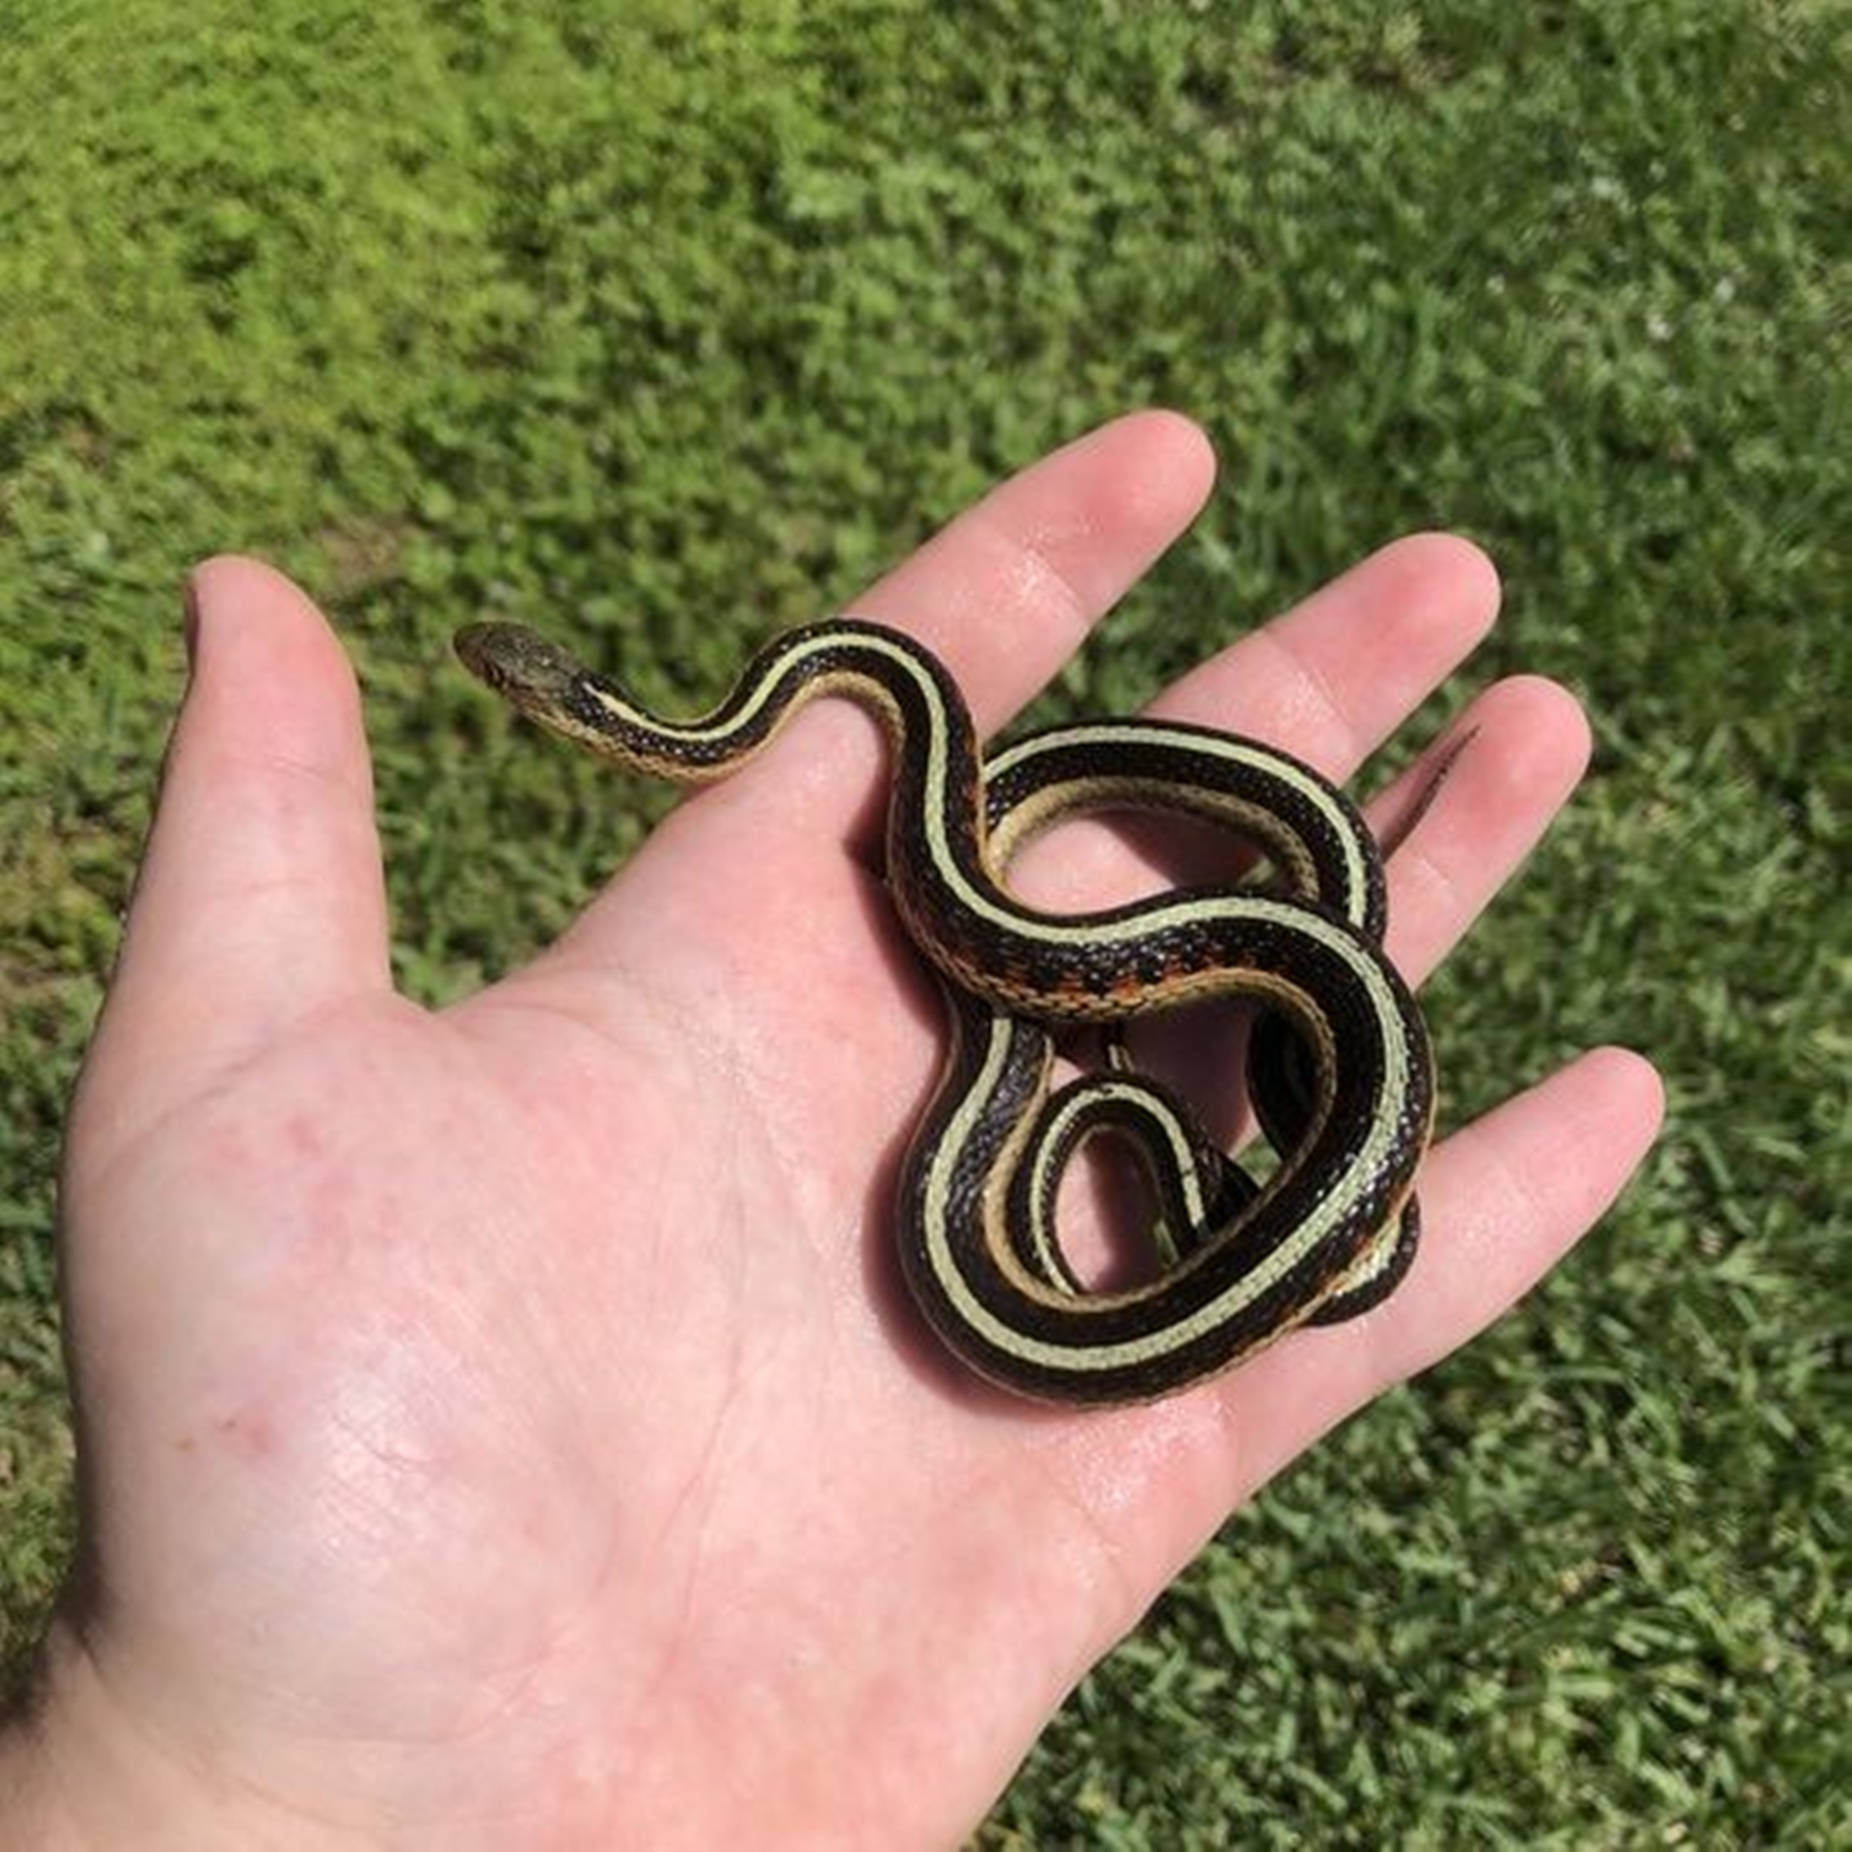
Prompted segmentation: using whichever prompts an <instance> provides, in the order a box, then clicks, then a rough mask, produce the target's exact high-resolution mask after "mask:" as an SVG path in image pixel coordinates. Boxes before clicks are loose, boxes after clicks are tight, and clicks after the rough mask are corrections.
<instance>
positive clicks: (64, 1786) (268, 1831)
mask: <svg viewBox="0 0 1852 1852" xmlns="http://www.w3.org/2000/svg"><path fill="white" fill-rule="evenodd" d="M182 1740H183V1738H181V1737H180V1736H179V1735H177V1734H176V1735H172V1736H170V1735H168V1734H166V1733H164V1732H163V1731H161V1730H160V1729H159V1728H157V1727H152V1726H151V1725H150V1724H149V1723H148V1722H147V1721H146V1720H145V1719H142V1718H140V1717H138V1716H136V1715H135V1714H134V1712H133V1711H132V1710H131V1709H130V1707H128V1706H126V1705H124V1704H123V1703H121V1702H120V1701H119V1699H118V1698H117V1696H116V1694H115V1693H114V1692H113V1691H111V1689H110V1688H109V1685H108V1682H107V1681H106V1680H105V1679H104V1678H103V1676H102V1675H101V1673H100V1672H99V1670H98V1668H97V1665H96V1662H95V1660H94V1659H93V1658H92V1657H91V1655H90V1654H89V1653H88V1652H87V1651H86V1650H85V1648H84V1646H83V1645H82V1643H81V1642H80V1641H79V1640H78V1639H77V1638H76V1637H75V1636H74V1635H73V1634H72V1633H71V1631H70V1630H69V1629H68V1628H66V1627H64V1626H62V1625H59V1626H57V1627H55V1628H54V1630H53V1634H52V1637H51V1638H50V1640H48V1642H47V1645H46V1649H45V1664H44V1674H43V1680H42V1690H41V1692H40V1694H39V1697H38V1700H37V1701H36V1702H35V1703H34V1704H33V1705H32V1707H31V1708H30V1710H29V1711H28V1712H27V1713H26V1714H25V1715H24V1716H22V1717H21V1718H19V1719H17V1720H16V1721H14V1722H13V1723H11V1724H10V1725H8V1726H7V1727H6V1728H4V1729H3V1730H0V1843H4V1844H5V1845H7V1846H9V1847H17V1848H18V1849H19V1852H109V1849H112V1848H116V1847H128V1846H133V1847H135V1848H136V1849H137V1852H168V1848H172V1849H173V1852H182V1849H183V1848H184V1852H219V1849H220V1848H221V1847H223V1848H226V1852H230V1848H233V1847H237V1848H241V1849H242V1852H297V1849H298V1848H301V1849H302V1852H353V1848H356V1847H360V1846H365V1845H376V1844H378V1843H379V1841H378V1840H376V1839H372V1838H369V1837H366V1836H363V1835H361V1834H359V1833H357V1832H355V1831H352V1830H350V1829H346V1828H337V1827H335V1826H332V1825H329V1824H326V1823H324V1822H320V1821H317V1820H314V1819H312V1818H310V1817H308V1816H307V1815H305V1814H304V1813H302V1812H301V1811H300V1810H299V1809H296V1808H292V1807H290V1806H287V1805H285V1804H282V1803H280V1802H278V1801H277V1800H275V1799H274V1798H272V1797H269V1796H266V1795H265V1794H264V1793H263V1792H262V1791H261V1790H260V1789H259V1788H258V1787H256V1786H254V1785H253V1784H252V1783H251V1782H250V1781H249V1780H248V1779H246V1778H244V1777H242V1776H240V1775H238V1774H236V1773H235V1772H233V1771H232V1770H230V1769H229V1768H223V1767H215V1766H214V1765H213V1762H212V1760H211V1758H210V1757H209V1756H208V1755H204V1754H200V1753H196V1752H190V1751H188V1750H185V1749H183V1748H182V1747H181V1746H180V1745H181V1742H182Z"/></svg>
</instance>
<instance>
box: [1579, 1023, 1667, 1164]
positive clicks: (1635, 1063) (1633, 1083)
mask: <svg viewBox="0 0 1852 1852" xmlns="http://www.w3.org/2000/svg"><path fill="white" fill-rule="evenodd" d="M1572 1071H1573V1072H1575V1073H1577V1074H1579V1075H1580V1076H1581V1077H1582V1080H1583V1082H1584V1084H1585V1085H1586V1086H1588V1087H1590V1088H1593V1089H1598V1090H1599V1091H1600V1092H1601V1093H1603V1094H1604V1095H1605V1096H1606V1097H1607V1099H1608V1100H1609V1102H1610V1105H1611V1110H1613V1111H1614V1112H1616V1113H1617V1114H1619V1115H1622V1116H1624V1117H1626V1118H1627V1119H1628V1120H1629V1121H1631V1122H1632V1123H1634V1124H1635V1125H1637V1126H1638V1127H1639V1130H1640V1134H1641V1137H1640V1143H1641V1146H1642V1148H1644V1147H1645V1146H1647V1145H1650V1144H1651V1143H1652V1142H1653V1140H1654V1139H1655V1138H1657V1137H1658V1135H1659V1132H1660V1128H1661V1127H1662V1126H1663V1125H1664V1124H1665V1116H1666V1083H1665V1076H1664V1075H1663V1074H1661V1073H1660V1071H1659V1069H1658V1068H1657V1067H1656V1066H1655V1065H1654V1064H1653V1062H1652V1061H1651V1060H1650V1059H1649V1058H1648V1057H1647V1056H1645V1055H1643V1054H1641V1053H1640V1052H1639V1050H1638V1049H1634V1048H1628V1047H1626V1046H1624V1045H1623V1044H1621V1043H1618V1042H1608V1043H1604V1044H1602V1046H1600V1047H1599V1048H1591V1049H1589V1050H1588V1051H1587V1052H1586V1053H1585V1054H1584V1055H1583V1056H1582V1057H1581V1059H1580V1060H1579V1061H1577V1062H1576V1063H1575V1064H1574V1068H1573V1070H1572Z"/></svg>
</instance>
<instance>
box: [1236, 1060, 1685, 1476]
mask: <svg viewBox="0 0 1852 1852" xmlns="http://www.w3.org/2000/svg"><path fill="white" fill-rule="evenodd" d="M1664 1105H1665V1101H1664V1090H1663V1087H1662V1085H1661V1083H1660V1079H1659V1076H1658V1074H1657V1072H1656V1071H1655V1070H1654V1068H1653V1066H1652V1064H1651V1063H1650V1062H1648V1061H1646V1060H1644V1059H1643V1058H1642V1057H1640V1056H1639V1055H1636V1054H1634V1053H1632V1052H1630V1051H1629V1050H1627V1049H1624V1048H1597V1049H1593V1050H1591V1051H1590V1052H1589V1053H1587V1054H1584V1055H1582V1056H1581V1057H1579V1058H1578V1059H1577V1060H1575V1061H1572V1062H1570V1063H1569V1064H1568V1065H1567V1066H1566V1067H1563V1068H1560V1069H1558V1070H1557V1072H1556V1073H1554V1074H1552V1075H1550V1076H1549V1078H1548V1079H1546V1080H1543V1081H1541V1082H1539V1083H1538V1084H1537V1085H1536V1086H1534V1087H1531V1088H1529V1089H1528V1090H1527V1091H1525V1092H1523V1093H1520V1094H1518V1095H1516V1096H1515V1097H1514V1098H1512V1099H1509V1100H1507V1101H1505V1102H1504V1104H1503V1105H1501V1106H1498V1107H1495V1108H1494V1109H1493V1110H1492V1111H1491V1112H1489V1113H1487V1114H1486V1115H1485V1116H1484V1117H1483V1118H1481V1119H1477V1120H1475V1121H1474V1122H1473V1123H1472V1124H1471V1125H1469V1126H1467V1127H1465V1128H1464V1129H1463V1130H1461V1131H1459V1132H1456V1133H1455V1134H1454V1135H1453V1136H1452V1137H1451V1138H1449V1139H1448V1140H1447V1141H1446V1142H1445V1143H1444V1144H1442V1145H1440V1146H1439V1147H1437V1148H1436V1149H1435V1151H1434V1152H1433V1153H1432V1155H1431V1156H1430V1157H1429V1158H1428V1161H1427V1162H1426V1163H1425V1164H1424V1165H1423V1166H1422V1169H1421V1176H1420V1179H1419V1187H1420V1191H1421V1218H1422V1244H1421V1251H1420V1253H1419V1254H1418V1255H1417V1257H1416V1260H1415V1265H1414V1268H1413V1270H1412V1272H1411V1273H1410V1274H1409V1276H1408V1278H1407V1280H1406V1281H1405V1282H1404V1283H1403V1285H1402V1287H1401V1289H1400V1290H1399V1291H1398V1292H1397V1293H1396V1294H1395V1295H1394V1297H1393V1298H1391V1299H1389V1300H1388V1301H1387V1302H1386V1303H1385V1304H1383V1305H1382V1306H1381V1307H1379V1308H1378V1309H1377V1310H1375V1311H1373V1312H1369V1313H1366V1314H1365V1315H1364V1316H1363V1317H1362V1318H1359V1319H1355V1320H1353V1321H1352V1322H1350V1323H1348V1324H1345V1325H1340V1326H1334V1327H1332V1328H1331V1329H1330V1330H1308V1331H1304V1332H1301V1333H1299V1334H1297V1335H1295V1336H1294V1337H1292V1338H1290V1339H1288V1340H1287V1341H1286V1342H1285V1343H1283V1344H1281V1345H1280V1346H1279V1347H1278V1348H1277V1349H1275V1350H1273V1351H1270V1352H1268V1353H1267V1354H1266V1355H1265V1356H1262V1357H1260V1358H1258V1359H1256V1361H1255V1362H1254V1363H1253V1364H1252V1365H1250V1366H1249V1368H1248V1369H1246V1370H1243V1371H1240V1372H1238V1373H1237V1375H1236V1376H1235V1377H1234V1378H1232V1379H1231V1383H1230V1393H1233V1394H1238V1395H1239V1396H1240V1397H1241V1399H1242V1401H1243V1402H1244V1403H1245V1402H1247V1401H1248V1400H1249V1398H1250V1397H1251V1398H1253V1399H1254V1401H1255V1402H1256V1403H1257V1404H1259V1405H1263V1406H1266V1407H1269V1408H1276V1409H1290V1410H1291V1411H1292V1417H1291V1419H1290V1420H1287V1421H1282V1422H1280V1423H1278V1424H1277V1425H1275V1426H1273V1427H1271V1428H1270V1430H1269V1431H1268V1432H1267V1433H1266V1434H1265V1435H1264V1436H1263V1437H1261V1439H1262V1441H1263V1442H1264V1446H1263V1447H1257V1448H1256V1450H1255V1452H1253V1453H1251V1454H1250V1456H1249V1458H1248V1460H1247V1462H1246V1467H1247V1474H1244V1477H1245V1476H1248V1475H1251V1479H1250V1483H1251V1484H1254V1485H1258V1484H1259V1483H1260V1482H1261V1481H1263V1480H1265V1479H1267V1478H1269V1477H1271V1475H1272V1474H1273V1473H1275V1472H1277V1471H1278V1470H1279V1469H1280V1468H1281V1467H1282V1466H1284V1465H1285V1464H1286V1463H1287V1461H1289V1460H1290V1459H1292V1458H1293V1457H1294V1456H1295V1455H1296V1454H1298V1453H1299V1452H1301V1451H1302V1450H1303V1449H1304V1448H1306V1447H1307V1446H1309V1445H1310V1444H1311V1443H1312V1441H1314V1440H1315V1439H1316V1438H1317V1437H1318V1436H1319V1435H1320V1434H1321V1433H1323V1432H1324V1431H1325V1430H1326V1429H1327V1428H1330V1427H1332V1426H1334V1425H1335V1424H1336V1423H1337V1422H1339V1421H1341V1420H1343V1419H1344V1418H1345V1416H1347V1415H1349V1414H1351V1413H1353V1412H1354V1411H1355V1410H1356V1409H1358V1408H1361V1407H1362V1406H1363V1405H1364V1404H1365V1403H1366V1402H1368V1401H1369V1400H1370V1399H1371V1398H1372V1397H1374V1396H1376V1395H1379V1394H1380V1393H1381V1392H1382V1391H1383V1390H1384V1389H1387V1388H1389V1387H1391V1386H1392V1385H1393V1384H1395V1383H1398V1382H1401V1381H1402V1380H1403V1379H1404V1378H1406V1377H1409V1376H1413V1375H1415V1374H1416V1373H1417V1372H1418V1371H1421V1370H1424V1369H1427V1368H1428V1367H1429V1366H1430V1365H1431V1364H1434V1363H1438V1362H1439V1361H1440V1359H1441V1358H1443V1357H1445V1356H1447V1355H1448V1354H1449V1353H1450V1352H1452V1351H1455V1350H1457V1349H1458V1348H1459V1347H1460V1346H1461V1345H1462V1344H1464V1343H1466V1341H1467V1340H1468V1339H1469V1338H1472V1337H1473V1336H1475V1335H1476V1334H1477V1333H1478V1332H1480V1331H1481V1330H1483V1329H1484V1328H1485V1327H1486V1326H1487V1325H1489V1324H1491V1323H1492V1322H1493V1320H1494V1319H1496V1318H1497V1317H1498V1316H1499V1314H1500V1313H1501V1312H1503V1311H1505V1310H1506V1308H1507V1307H1509V1306H1510V1305H1511V1304H1512V1303H1513V1302H1514V1301H1515V1300H1517V1299H1518V1298H1520V1297H1521V1296H1522V1295H1523V1294H1524V1293H1525V1292H1526V1291H1528V1290H1529V1288H1530V1287H1531V1286H1533V1285H1534V1284H1535V1283H1536V1282H1537V1281H1538V1280H1539V1279H1541V1278H1542V1276H1543V1275H1544V1274H1545V1273H1547V1272H1548V1271H1549V1270H1550V1268H1551V1267H1552V1266H1554V1265H1555V1264H1556V1262H1557V1261H1558V1260H1560V1259H1561V1258H1562V1256H1563V1255H1564V1254H1565V1253H1566V1252H1567V1251H1568V1250H1569V1249H1570V1248H1571V1247H1573V1246H1574V1245H1575V1243H1576V1242H1577V1241H1578V1240H1580V1239H1581V1237H1582V1236H1583V1235H1584V1234H1586V1233H1587V1232H1588V1230H1589V1229H1590V1228H1592V1227H1593V1226H1594V1224H1595V1223H1596V1221H1597V1220H1598V1219H1599V1218H1600V1217H1601V1216H1602V1214H1603V1213H1605V1211H1606V1210H1607V1209H1608V1207H1609V1206H1610V1205H1611V1204H1612V1203H1613V1201H1614V1199H1615V1198H1616V1197H1617V1196H1618V1195H1619V1194H1620V1192H1621V1190H1622V1189H1623V1188H1624V1187H1625V1185H1626V1183H1627V1180H1628V1178H1629V1177H1631V1176H1632V1175H1633V1173H1634V1171H1635V1170H1636V1169H1637V1168H1638V1167H1639V1164H1640V1161H1641V1160H1642V1159H1643V1158H1644V1157H1645V1155H1646V1153H1647V1151H1648V1150H1649V1148H1650V1147H1651V1145H1652V1142H1653V1139H1654V1137H1655V1136H1656V1135H1657V1133H1658V1130H1659V1122H1660V1119H1661V1117H1662V1115H1663V1112H1664Z"/></svg>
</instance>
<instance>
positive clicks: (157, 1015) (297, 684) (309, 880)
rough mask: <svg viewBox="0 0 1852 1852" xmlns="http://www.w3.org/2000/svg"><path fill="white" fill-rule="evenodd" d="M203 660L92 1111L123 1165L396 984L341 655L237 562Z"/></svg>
mask: <svg viewBox="0 0 1852 1852" xmlns="http://www.w3.org/2000/svg"><path fill="white" fill-rule="evenodd" d="M188 651H189V656H190V659H191V663H192V677H191V680H190V682H189V684H188V688H187V694H186V700H185V703H184V705H183V707H182V709H181V712H180V717H179V720H178V721H177V722H176V724H175V728H174V733H173V738H172V740H171V741H170V742H169V746H168V753H167V763H166V766H165V769H164V771H163V773H162V779H161V792H160V798H159V801H158V804H157V807H156V813H155V821H154V827H153V829H152V831H151V832H150V834H149V838H148V844H147V848H146V850H145V852H144V855H143V859H142V866H141V872H140V874H139V876H138V877H137V880H136V884H135V892H134V896H133V899H132V900H131V902H130V905H129V914H128V920H127V924H126V927H125V929H124V936H123V943H122V950H121V955H120V957H119V959H118V962H117V967H116V975H115V978H114V980H113V982H112V984H111V987H110V995H109V999H108V1002H107V1004H106V1005H105V1008H104V1012H103V1019H102V1022H101V1024H100V1025H99V1028H98V1032H97V1038H96V1042H95V1044H94V1045H93V1047H92V1050H91V1054H90V1059H89V1061H88V1063H87V1064H86V1070H85V1075H84V1082H83V1087H82V1089H81V1093H80V1100H79V1104H80V1108H81V1109H82V1113H83V1115H84V1117H85V1118H87V1119H88V1120H89V1124H88V1125H87V1127H86V1130H87V1132H89V1133H90V1134H91V1135H93V1136H94V1135H98V1134H101V1135H102V1137H103V1139H104V1143H105V1144H106V1145H109V1146H113V1145H114V1144H115V1142H116V1137H115V1136H111V1134H112V1133H113V1134H115V1135H116V1136H125V1135H132V1133H133V1132H134V1131H135V1130H136V1129H138V1128H139V1127H140V1126H142V1125H144V1124H146V1123H148V1122H150V1121H151V1120H152V1119H153V1118H155V1117H158V1116H159V1115H160V1114H161V1113H162V1112H163V1111H164V1110H166V1109H168V1108H169V1107H171V1106H172V1105H173V1104H174V1103H175V1102H177V1101H180V1100H185V1099H188V1098H191V1097H194V1096H195V1095H196V1094H197V1093H199V1092H200V1091H202V1090H204V1089H206V1088H208V1087H210V1086H212V1085H213V1084H214V1083H215V1082H216V1081H217V1080H218V1079H219V1078H220V1077H221V1076H222V1075H223V1074H224V1073H226V1072H227V1071H228V1070H229V1069H230V1068H231V1067H233V1066H235V1065H236V1064H237V1063H239V1062H241V1061H243V1060H246V1059H248V1058H249V1057H250V1056H252V1055H253V1054H255V1053H257V1052H260V1051H261V1050H262V1049H263V1048H265V1047H266V1046H268V1045H269V1044H270V1043H271V1042H272V1041H274V1040H275V1039H276V1038H277V1037H278V1036H279V1035H280V1034H281V1033H282V1032H283V1031H285V1030H286V1029H287V1028H288V1027H289V1026H290V1025H291V1024H292V1023H295V1022H298V1021H300V1020H301V1019H302V1018H304V1017H306V1016H308V1015H310V1014H311V1013H314V1012H319V1011H324V1010H326V1009H327V1008H328V1007H329V1006H330V1005H331V1004H335V1003H338V1002H341V1001H344V1000H347V999H350V998H354V997H358V996H362V995H380V994H383V993H384V992H385V991H386V990H387V988H388V987H389V983H390V977H389V967H388V963H387V945H386V905H385V893H384V887H383V882H382V878H381V869H380V856H379V841H378V837H377V834H376V832H375V829H374V823H373V782H372V770H371V765H370V763H369V760H368V756H367V748H366V736H365V734H364V732H363V731H362V728H361V724H360V701H359V692H358V689H357V687H356V685H355V681H354V675H353V670H352V669H351V667H350V666H349V664H348V661H347V658H346V656H345V654H344V652H343V651H342V649H341V646H340V644H339V643H338V642H337V641H336V639H335V637H334V635H333V633H332V632H331V631H330V630H329V628H328V625H327V623H326V622H325V620H324V619H323V618H322V616H321V614H320V612H318V611H317V610H316V609H315V607H314V606H313V605H312V604H311V603H310V602H309V600H308V599H307V598H306V597H304V596H303V594H302V593H301V592H300V591H298V590H297V589H296V587H295V586H293V585H292V584H290V582H289V581H288V580H287V579H285V578H283V577H282V576H281V575H280V574H278V573H275V572H273V571H271V570H270V569H269V568H268V567H266V566H262V565H260V564H258V563H257V562H256V561H254V560H243V559H231V558H226V559H216V560H211V561H208V562H207V563H206V564H205V565H203V566H201V567H200V568H199V569H198V571H197V572H196V573H195V574H194V576H193V580H192V584H191V586H190V587H189V597H188ZM99 1120H101V1121H103V1122H104V1123H101V1124H99V1123H98V1121H99Z"/></svg>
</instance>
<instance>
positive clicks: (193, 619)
mask: <svg viewBox="0 0 1852 1852" xmlns="http://www.w3.org/2000/svg"><path fill="white" fill-rule="evenodd" d="M180 612H181V634H182V636H183V637H184V638H185V641H186V666H187V670H188V672H189V673H191V671H192V669H193V665H194V663H195V662H196V661H197V660H198V657H199V585H198V583H197V581H195V580H194V579H193V578H192V577H191V575H189V576H188V578H187V582H186V584H185V585H184V586H183V587H182V588H181V593H180Z"/></svg>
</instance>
